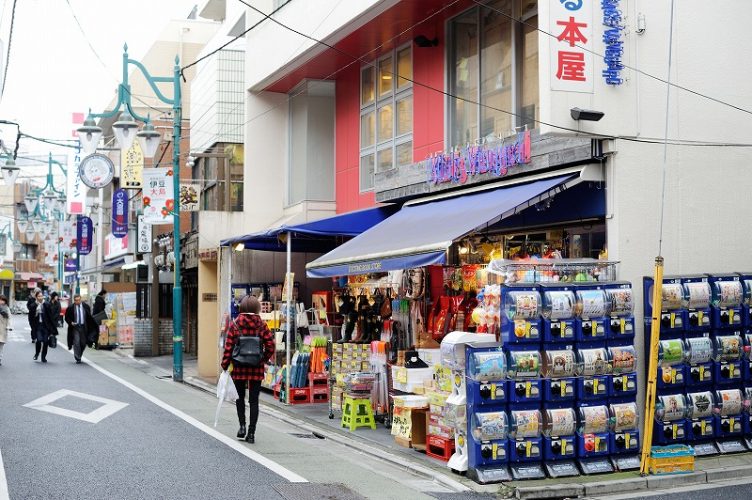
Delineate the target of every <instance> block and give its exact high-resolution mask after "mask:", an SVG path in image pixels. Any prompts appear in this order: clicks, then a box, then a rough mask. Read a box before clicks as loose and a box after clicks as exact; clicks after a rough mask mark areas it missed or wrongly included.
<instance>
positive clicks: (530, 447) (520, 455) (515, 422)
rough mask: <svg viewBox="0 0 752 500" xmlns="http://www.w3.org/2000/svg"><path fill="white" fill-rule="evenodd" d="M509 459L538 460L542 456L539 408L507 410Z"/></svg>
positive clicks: (516, 460)
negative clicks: (509, 439) (508, 420)
mask: <svg viewBox="0 0 752 500" xmlns="http://www.w3.org/2000/svg"><path fill="white" fill-rule="evenodd" d="M509 416H510V422H509V436H510V438H511V441H510V445H509V446H510V449H509V460H510V461H512V462H539V461H540V460H541V459H542V458H543V447H542V446H541V445H542V443H541V427H542V424H543V421H542V416H541V412H540V411H539V410H510V411H509Z"/></svg>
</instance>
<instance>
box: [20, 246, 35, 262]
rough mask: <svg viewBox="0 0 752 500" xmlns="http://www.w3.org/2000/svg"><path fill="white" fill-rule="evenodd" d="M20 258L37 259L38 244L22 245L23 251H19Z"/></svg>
mask: <svg viewBox="0 0 752 500" xmlns="http://www.w3.org/2000/svg"><path fill="white" fill-rule="evenodd" d="M16 255H17V258H18V259H27V260H35V259H36V258H37V246H36V245H22V246H21V251H20V252H18V254H16Z"/></svg>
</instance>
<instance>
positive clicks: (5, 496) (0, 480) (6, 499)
mask: <svg viewBox="0 0 752 500" xmlns="http://www.w3.org/2000/svg"><path fill="white" fill-rule="evenodd" d="M0 500H10V494H9V493H8V479H7V478H6V477H5V466H4V465H3V452H2V451H0Z"/></svg>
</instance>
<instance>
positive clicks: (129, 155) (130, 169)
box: [113, 141, 144, 234]
mask: <svg viewBox="0 0 752 500" xmlns="http://www.w3.org/2000/svg"><path fill="white" fill-rule="evenodd" d="M143 172H144V153H143V152H142V151H141V144H140V143H139V142H138V141H133V146H131V148H130V149H129V150H128V151H126V152H125V153H122V154H121V155H120V185H121V186H123V187H124V188H126V189H141V186H142V180H143ZM113 234H114V233H113Z"/></svg>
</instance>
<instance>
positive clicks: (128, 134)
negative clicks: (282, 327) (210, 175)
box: [78, 45, 183, 382]
mask: <svg viewBox="0 0 752 500" xmlns="http://www.w3.org/2000/svg"><path fill="white" fill-rule="evenodd" d="M179 63H180V59H179V58H178V57H177V56H176V57H175V66H174V67H173V74H172V76H169V77H168V76H158V77H155V76H151V74H150V73H149V72H148V71H147V69H146V67H144V65H143V64H141V63H140V62H139V61H136V60H133V59H130V58H129V57H128V45H125V46H124V47H123V81H122V83H121V84H120V85H119V86H118V102H117V104H116V105H115V108H114V109H113V110H112V111H107V112H104V113H99V114H96V113H89V117H88V118H87V120H86V122H85V123H84V126H82V127H81V128H79V129H78V132H79V138H80V140H81V146H82V147H83V149H84V151H86V152H87V153H93V152H94V151H95V150H96V145H97V143H98V142H99V138H100V137H101V133H102V129H101V128H100V127H97V126H96V124H95V123H94V118H112V117H114V116H115V115H117V113H118V112H119V111H120V108H121V107H124V112H123V113H122V114H121V115H120V118H119V120H118V121H116V122H115V123H113V124H112V129H113V132H114V134H115V138H116V139H117V141H118V144H119V146H120V147H121V149H126V150H127V149H129V148H130V145H131V144H132V143H133V140H134V139H135V138H136V137H138V139H139V141H140V142H141V149H142V150H143V152H144V156H145V157H149V158H152V157H154V154H155V153H156V151H157V148H158V147H159V133H158V132H156V131H155V130H154V127H153V126H152V125H151V120H150V118H149V117H148V116H146V117H144V116H141V115H139V114H138V113H136V111H135V110H134V109H133V106H132V104H131V89H130V84H129V83H128V66H129V65H133V66H135V67H137V68H138V69H139V71H141V74H142V75H143V76H144V78H145V79H146V81H147V83H148V84H149V86H150V87H151V89H152V90H153V91H154V94H156V96H157V98H158V99H159V100H160V101H162V102H163V103H165V104H167V105H170V106H172V111H173V113H172V114H173V116H172V119H173V127H172V180H173V188H174V196H175V198H176V199H175V203H174V207H175V208H174V210H173V213H172V215H173V239H174V244H173V251H174V254H175V282H174V286H173V292H172V319H173V324H172V345H173V369H172V378H173V380H175V381H176V382H182V381H183V333H182V331H183V328H182V327H183V325H182V323H183V310H182V304H183V288H182V285H181V277H180V203H179V202H178V199H177V197H178V193H179V192H180V134H181V120H182V104H181V102H182V96H181V88H180V64H179ZM158 83H172V85H173V96H172V99H170V98H168V97H167V96H165V95H164V94H163V93H162V92H161V91H160V90H159V87H157V84H158ZM134 119H135V120H139V121H142V122H144V123H145V124H146V125H145V127H144V128H143V130H142V131H140V132H138V133H136V129H137V128H138V124H137V123H136V121H135V120H134ZM156 316H158V313H157V314H156ZM152 321H158V317H155V312H154V311H152Z"/></svg>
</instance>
